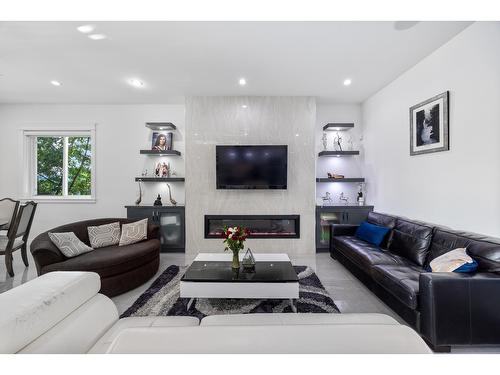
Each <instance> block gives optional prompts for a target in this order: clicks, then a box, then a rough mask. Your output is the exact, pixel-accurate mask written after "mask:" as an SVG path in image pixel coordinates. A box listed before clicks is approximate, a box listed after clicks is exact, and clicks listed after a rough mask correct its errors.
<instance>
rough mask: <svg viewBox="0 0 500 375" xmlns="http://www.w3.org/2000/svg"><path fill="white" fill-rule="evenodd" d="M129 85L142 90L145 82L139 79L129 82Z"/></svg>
mask: <svg viewBox="0 0 500 375" xmlns="http://www.w3.org/2000/svg"><path fill="white" fill-rule="evenodd" d="M128 83H129V84H130V85H132V86H134V87H137V88H141V87H144V82H142V81H141V80H140V79H137V78H132V79H130V80H129V81H128Z"/></svg>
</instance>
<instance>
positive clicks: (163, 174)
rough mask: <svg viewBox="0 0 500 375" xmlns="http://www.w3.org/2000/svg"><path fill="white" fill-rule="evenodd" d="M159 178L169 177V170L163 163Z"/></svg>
mask: <svg viewBox="0 0 500 375" xmlns="http://www.w3.org/2000/svg"><path fill="white" fill-rule="evenodd" d="M161 177H163V178H166V177H170V168H169V166H168V164H167V163H165V162H163V164H162V165H161Z"/></svg>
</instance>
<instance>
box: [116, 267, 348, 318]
mask: <svg viewBox="0 0 500 375" xmlns="http://www.w3.org/2000/svg"><path fill="white" fill-rule="evenodd" d="M294 268H295V272H297V276H298V278H299V300H298V301H297V302H296V307H297V312H299V313H340V311H339V309H338V308H337V306H336V305H335V302H333V300H332V299H331V298H330V296H329V295H328V292H327V291H326V290H325V288H324V287H323V285H322V284H321V281H320V280H319V278H318V276H316V274H315V273H314V271H313V270H312V269H311V268H310V267H305V266H294ZM184 271H185V268H184V267H183V268H180V267H178V266H170V267H168V268H167V269H166V270H165V271H164V272H163V273H162V274H161V275H160V276H159V277H158V278H157V279H156V280H155V281H154V282H153V283H152V284H151V286H150V287H149V288H148V289H147V290H146V291H145V292H144V293H143V294H142V295H141V296H140V297H139V298H138V299H137V300H136V301H135V302H134V304H133V305H132V306H131V307H129V308H128V309H127V311H125V312H124V313H123V314H122V315H121V318H126V317H129V316H179V315H181V316H194V317H197V318H199V319H202V318H204V317H205V316H207V315H222V314H253V313H292V309H291V307H290V302H289V300H263V299H219V298H197V299H196V300H195V301H194V302H193V303H192V304H191V306H190V308H189V310H187V305H188V302H189V298H180V297H179V290H180V284H179V282H180V279H181V277H182V275H183V274H184Z"/></svg>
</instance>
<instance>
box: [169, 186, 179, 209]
mask: <svg viewBox="0 0 500 375" xmlns="http://www.w3.org/2000/svg"><path fill="white" fill-rule="evenodd" d="M167 187H168V195H169V198H170V203H172V206H177V201H176V200H175V199H174V198H172V190H170V184H167Z"/></svg>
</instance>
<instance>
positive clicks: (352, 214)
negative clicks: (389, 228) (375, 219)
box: [345, 210, 370, 225]
mask: <svg viewBox="0 0 500 375" xmlns="http://www.w3.org/2000/svg"><path fill="white" fill-rule="evenodd" d="M368 212H370V210H349V211H346V212H345V216H346V222H345V223H346V224H354V225H358V224H361V222H363V221H365V220H366V218H367V217H368Z"/></svg>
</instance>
